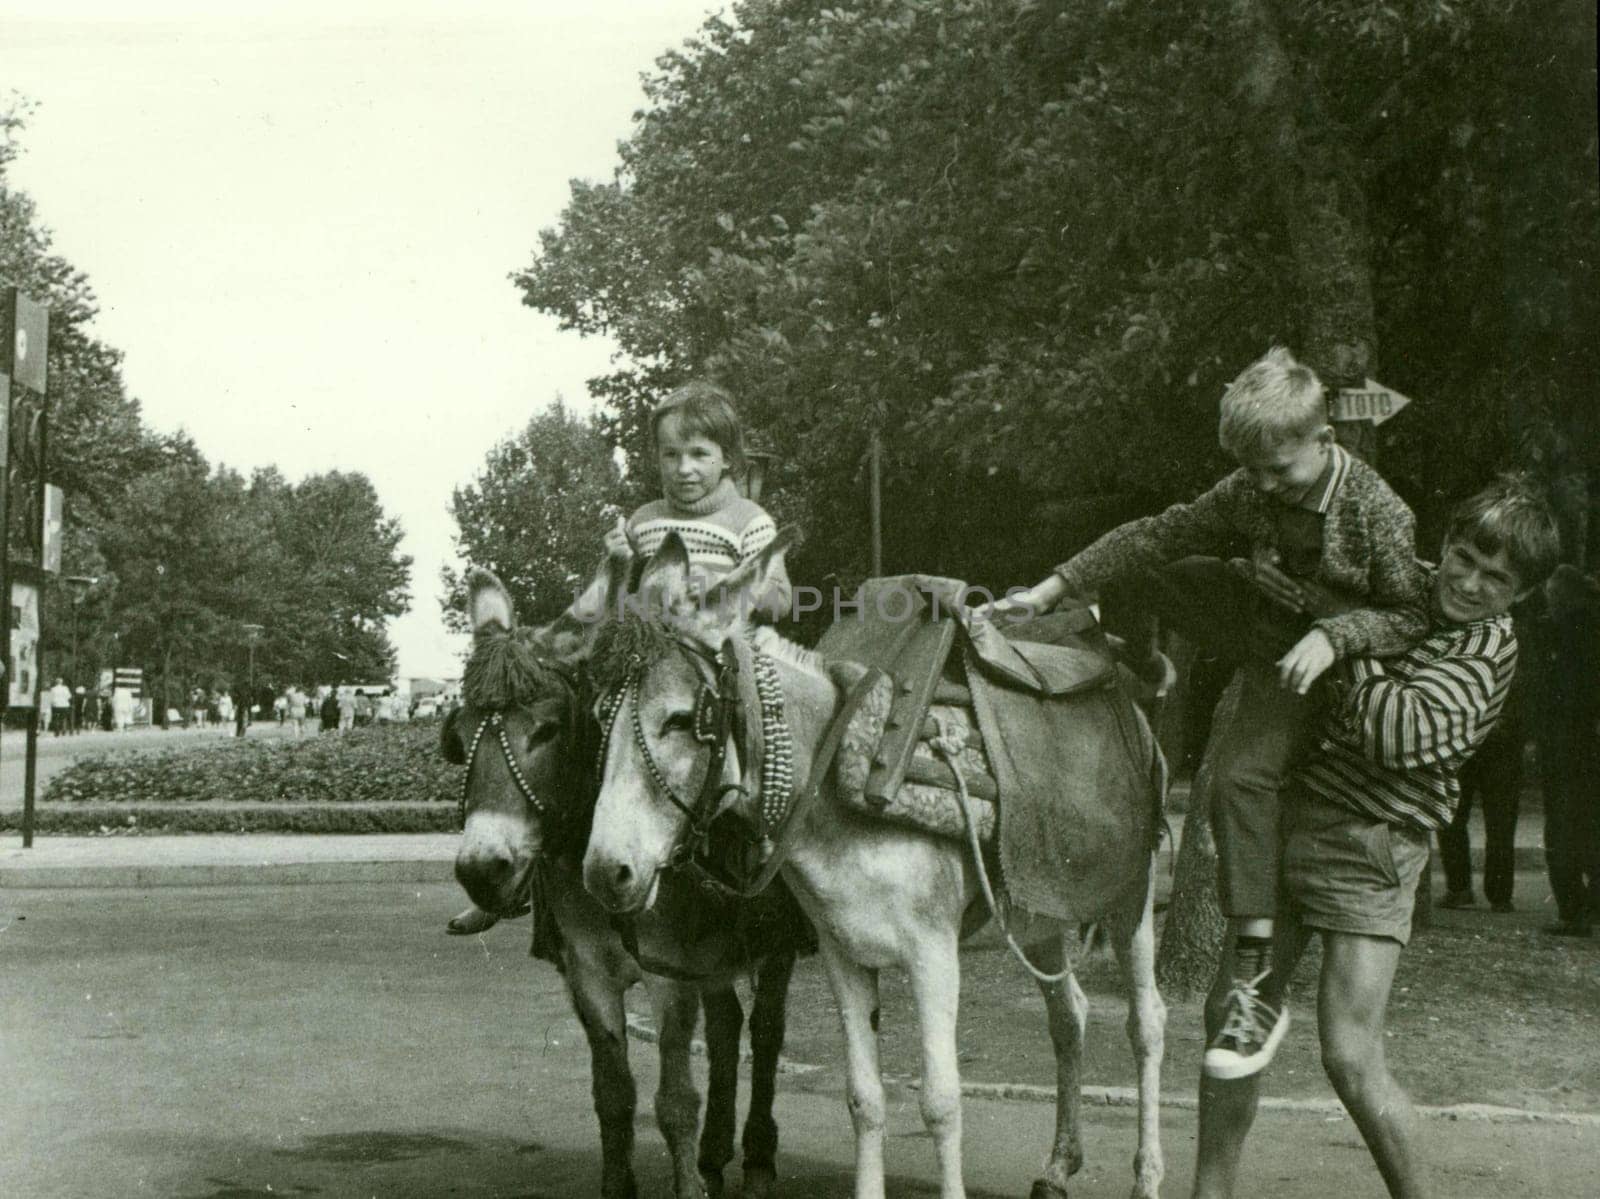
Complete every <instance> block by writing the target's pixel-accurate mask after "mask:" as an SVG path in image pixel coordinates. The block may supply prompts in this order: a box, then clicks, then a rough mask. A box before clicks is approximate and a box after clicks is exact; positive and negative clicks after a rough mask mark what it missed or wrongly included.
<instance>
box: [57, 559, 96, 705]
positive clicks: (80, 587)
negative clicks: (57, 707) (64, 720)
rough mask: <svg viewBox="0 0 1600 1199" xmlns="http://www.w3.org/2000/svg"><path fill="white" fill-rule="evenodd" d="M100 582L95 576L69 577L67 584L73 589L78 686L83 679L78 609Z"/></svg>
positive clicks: (75, 680)
mask: <svg viewBox="0 0 1600 1199" xmlns="http://www.w3.org/2000/svg"><path fill="white" fill-rule="evenodd" d="M99 581H100V580H99V579H97V578H95V576H93V575H68V576H67V577H66V580H65V582H66V584H67V586H68V587H71V588H72V681H73V685H74V686H76V685H77V684H78V682H79V681H80V680H81V679H82V678H83V675H82V674H81V673H79V670H78V609H79V608H80V607H82V606H83V600H84V597H85V596H86V595H88V594H89V588H91V587H93V586H94V585H95V584H96V583H98V582H99Z"/></svg>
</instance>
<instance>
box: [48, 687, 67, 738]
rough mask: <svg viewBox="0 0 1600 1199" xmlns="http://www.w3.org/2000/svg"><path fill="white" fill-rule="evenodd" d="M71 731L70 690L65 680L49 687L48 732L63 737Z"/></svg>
mask: <svg viewBox="0 0 1600 1199" xmlns="http://www.w3.org/2000/svg"><path fill="white" fill-rule="evenodd" d="M71 729H72V688H71V687H68V686H67V684H66V680H65V679H57V680H56V681H55V682H54V683H52V684H51V685H50V731H51V732H52V733H54V734H55V735H56V736H57V737H65V736H66V735H67V733H69V732H70V731H71Z"/></svg>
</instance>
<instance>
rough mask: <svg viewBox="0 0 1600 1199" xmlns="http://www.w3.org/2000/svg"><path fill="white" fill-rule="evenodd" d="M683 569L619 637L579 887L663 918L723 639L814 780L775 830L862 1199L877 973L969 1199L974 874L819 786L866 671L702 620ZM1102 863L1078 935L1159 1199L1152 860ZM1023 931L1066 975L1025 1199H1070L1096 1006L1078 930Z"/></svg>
mask: <svg viewBox="0 0 1600 1199" xmlns="http://www.w3.org/2000/svg"><path fill="white" fill-rule="evenodd" d="M784 544H785V542H784V539H783V538H780V539H779V541H778V542H775V543H774V547H773V550H774V552H773V553H771V554H768V555H766V556H763V557H762V558H760V559H758V560H755V561H753V562H751V563H749V564H747V566H746V567H744V568H741V570H740V571H738V572H736V573H735V574H734V575H732V576H729V578H728V579H727V580H726V586H727V587H728V588H729V589H730V590H732V589H737V588H750V589H753V590H754V591H759V590H760V588H761V587H762V585H763V584H764V582H765V576H766V573H767V572H768V571H769V570H770V569H771V568H772V565H773V564H774V562H775V561H776V559H777V557H778V556H780V555H781V553H782V547H783V545H784ZM687 568H688V561H687V557H686V555H685V554H684V552H683V549H682V546H681V545H678V544H676V541H675V539H673V538H669V539H668V542H667V544H666V545H665V546H664V547H663V548H662V550H661V551H660V553H658V554H657V555H656V557H655V558H654V559H653V560H652V561H651V562H650V563H649V565H648V566H647V567H646V569H645V572H644V575H643V578H642V582H641V586H640V591H639V598H640V600H642V601H643V602H642V603H639V604H637V605H635V606H634V609H633V614H632V615H631V616H626V615H625V616H624V618H623V623H626V622H627V621H629V620H631V621H633V622H634V623H635V624H637V625H641V626H645V627H642V628H635V629H633V630H631V631H630V632H627V633H626V634H625V635H622V636H620V637H619V641H620V643H621V644H622V645H624V646H625V647H626V652H625V659H626V667H625V680H624V681H622V682H621V683H620V684H619V683H618V682H617V676H616V674H615V673H613V677H612V683H613V686H612V690H611V693H610V700H609V702H610V703H611V704H612V705H613V706H612V707H611V709H610V712H611V715H612V721H611V730H612V734H611V735H610V737H609V744H608V746H607V748H606V750H605V756H604V767H603V773H602V783H601V791H600V797H599V800H598V803H597V806H596V808H595V816H594V824H593V828H592V831H591V835H590V839H589V846H588V850H587V852H586V854H585V857H584V868H583V877H584V885H585V886H586V887H587V888H588V890H589V891H590V893H591V894H592V895H594V896H595V897H596V898H597V899H598V900H600V902H601V903H602V904H604V905H605V906H606V907H608V908H609V909H611V910H612V911H614V912H619V913H627V912H638V911H641V910H644V909H645V908H647V907H648V906H649V905H650V904H651V903H652V902H653V901H654V897H655V895H656V892H657V890H658V884H659V882H660V880H661V877H662V875H663V871H666V870H669V869H672V868H673V866H669V862H671V863H678V862H681V861H682V858H683V852H684V850H683V846H684V834H685V827H686V825H688V824H689V823H690V816H689V814H688V812H687V811H686V810H685V809H686V805H685V804H684V801H683V799H682V797H683V796H685V795H689V796H693V795H695V794H696V791H697V789H699V788H702V787H703V786H704V784H705V775H706V772H707V770H708V765H709V761H708V760H709V757H710V754H711V751H710V748H709V747H708V745H707V744H706V740H705V738H704V737H703V736H697V735H696V734H697V732H699V731H700V729H701V727H702V726H701V724H700V723H699V721H698V720H697V717H698V716H699V715H700V714H701V713H702V712H703V711H704V706H705V701H706V699H707V697H708V695H712V696H713V697H714V693H713V692H710V691H709V688H710V686H711V683H712V680H713V678H714V671H715V669H716V668H715V665H714V658H715V655H716V654H717V653H718V651H719V650H722V649H723V647H724V643H725V641H727V640H728V639H730V638H744V639H746V644H749V645H750V646H751V647H752V650H753V652H754V654H755V656H756V658H758V659H761V658H764V659H766V662H765V663H763V668H764V669H768V670H771V671H775V674H776V678H777V679H778V681H779V684H780V686H781V694H782V707H783V714H784V722H785V723H786V725H787V728H788V730H789V733H790V734H791V737H792V753H793V764H794V777H795V778H796V779H800V780H810V785H809V786H808V787H806V788H804V789H802V790H801V792H800V794H799V796H798V798H797V799H796V801H795V802H796V803H797V804H800V805H803V806H802V807H801V808H799V809H797V810H796V811H795V813H794V815H793V817H792V818H791V819H790V820H789V822H788V825H787V827H786V828H785V829H784V833H783V839H782V842H781V844H780V845H779V847H778V852H779V854H780V855H782V856H781V861H782V866H781V873H782V876H783V877H784V878H785V879H786V880H787V882H788V883H789V886H790V887H791V889H792V890H793V891H794V893H795V895H796V897H797V898H798V899H799V901H800V904H801V906H802V907H803V908H804V909H805V911H806V914H807V915H808V916H810V918H811V920H812V922H813V923H814V924H815V926H816V930H817V934H818V938H819V940H820V943H821V946H820V948H821V953H822V956H823V959H824V962H825V965H826V968H827V971H828V977H829V981H830V982H831V984H832V987H833V993H834V997H835V999H836V1000H837V1002H838V1006H839V1016H840V1020H841V1022H842V1024H843V1028H844V1037H845V1049H846V1055H847V1059H848V1075H849V1084H848V1085H849V1094H848V1101H849V1109H850V1115H851V1119H852V1121H853V1123H854V1126H855V1134H856V1192H855V1193H856V1196H857V1199H882V1196H883V1194H884V1177H883V1171H884V1161H883V1142H884V1122H885V1104H884V1089H883V1082H882V1078H881V1074H880V1070H879V1064H878V1041H877V1009H878V973H879V971H881V970H884V969H890V968H900V969H901V970H903V971H904V972H905V973H906V975H907V976H908V977H909V979H910V982H911V988H912V992H913V994H914V996H915V1002H916V1006H917V1014H918V1019H919V1022H920V1025H921V1032H922V1059H923V1060H922V1092H921V1107H922V1117H923V1120H924V1122H925V1124H926V1125H927V1128H928V1131H929V1133H930V1134H931V1135H932V1137H933V1140H934V1143H935V1145H936V1146H937V1150H938V1156H939V1163H940V1174H941V1190H940V1194H941V1195H942V1196H943V1199H962V1197H963V1196H965V1194H966V1191H965V1187H964V1184H963V1181H962V1168H961V1079H960V1071H959V1068H958V1065H957V1056H956V1011H957V1003H958V998H959V993H960V961H959V956H958V942H959V941H960V939H961V937H962V936H963V935H964V934H965V933H968V932H971V931H974V930H975V929H976V928H978V927H981V926H982V923H983V917H984V916H986V913H985V912H983V910H982V907H981V903H982V901H981V900H980V899H979V898H978V896H979V880H978V877H977V874H976V872H975V871H974V868H973V863H972V861H971V860H970V858H969V857H968V855H967V854H966V853H965V851H964V850H963V849H962V848H961V847H960V846H959V845H957V844H956V843H955V842H953V841H949V840H945V839H941V838H939V837H936V836H934V835H931V834H923V833H919V832H917V831H914V830H908V829H904V828H900V827H897V826H893V825H889V824H886V823H882V822H879V821H875V820H872V819H869V818H867V817H864V816H862V815H859V814H857V813H855V812H854V811H851V810H849V809H847V808H846V807H845V806H844V805H843V804H842V803H841V802H840V801H839V800H838V799H837V797H836V795H835V793H834V784H833V779H832V772H831V770H830V769H828V764H827V763H826V762H823V763H822V767H823V769H822V770H821V771H818V772H816V776H815V777H813V766H814V764H815V763H816V762H817V761H818V758H819V748H820V747H821V746H822V745H823V743H824V738H825V736H826V734H827V732H828V730H829V728H830V724H831V722H832V721H833V720H834V717H835V716H836V714H837V713H838V712H839V711H840V709H841V706H842V704H843V702H844V699H845V696H846V694H847V692H848V691H849V689H850V688H851V687H852V685H853V684H854V683H855V682H857V681H858V680H859V679H860V677H861V675H862V669H861V668H860V667H859V666H854V665H853V664H849V663H842V664H841V663H825V662H823V661H822V660H820V659H819V658H818V657H817V655H815V654H814V653H812V652H810V651H807V650H805V649H803V648H801V647H799V646H796V645H793V644H791V643H789V642H787V641H785V640H784V639H783V638H781V637H779V636H778V635H776V634H775V633H773V632H772V631H771V630H769V629H762V630H756V629H752V628H751V627H749V626H748V624H746V623H745V622H743V621H742V620H741V618H740V616H739V610H738V606H737V605H724V606H723V607H721V608H719V609H711V610H707V609H705V608H704V607H703V606H702V605H697V604H695V603H694V602H693V598H692V596H691V593H690V590H689V588H690V582H689V577H688V570H687ZM624 607H626V605H624ZM641 612H643V613H644V615H640V613H641ZM652 625H654V626H655V628H654V630H653V634H652V630H651V628H650V627H649V626H652ZM606 702H607V701H604V700H603V701H602V705H604V704H605V703H606ZM733 756H734V755H732V754H729V755H728V758H729V759H730V760H731V759H732V758H733ZM1091 855H1102V856H1103V855H1111V856H1112V859H1113V860H1117V859H1119V858H1125V859H1126V860H1127V868H1126V870H1125V871H1123V874H1124V875H1125V877H1126V879H1127V885H1126V886H1124V887H1122V888H1119V891H1118V893H1117V894H1115V895H1107V896H1104V904H1103V906H1102V907H1101V909H1100V910H1098V911H1092V912H1085V913H1083V914H1082V915H1083V918H1084V919H1086V920H1088V919H1092V920H1096V921H1099V922H1100V923H1101V924H1102V925H1103V927H1104V928H1105V930H1106V931H1107V933H1108V935H1109V938H1110V941H1111V944H1112V946H1113V948H1114V950H1115V952H1116V955H1117V958H1118V960H1119V962H1120V964H1121V966H1122V970H1123V973H1124V975H1125V977H1126V979H1127V984H1128V988H1129V992H1130V1008H1129V1016H1128V1024H1127V1028H1128V1036H1129V1038H1130V1040H1131V1042H1132V1045H1133V1051H1134V1057H1135V1060H1136V1063H1137V1067H1138V1080H1139V1145H1138V1150H1137V1152H1136V1154H1135V1157H1134V1176H1135V1182H1134V1188H1133V1195H1134V1196H1135V1197H1136V1199H1153V1197H1154V1196H1156V1195H1157V1193H1158V1190H1159V1187H1160V1181H1161V1176H1162V1172H1163V1163H1162V1155H1161V1147H1160V1138H1159V1132H1158V1127H1157V1108H1158V1102H1159V1086H1160V1072H1161V1055H1162V1041H1163V1030H1164V1027H1165V1019H1166V1010H1165V1007H1164V1005H1163V1004H1162V1001H1161V998H1160V995H1159V994H1158V993H1157V991H1156V986H1155V974H1154V945H1153V934H1152V923H1151V883H1152V876H1153V869H1152V866H1153V853H1152V852H1151V850H1150V848H1149V847H1148V846H1146V845H1137V846H1130V845H1126V844H1119V845H1079V846H1075V847H1074V850H1073V856H1074V857H1088V856H1091ZM973 916H976V917H978V918H977V919H971V918H970V917H973ZM1015 931H1019V932H1023V933H1028V934H1039V933H1047V934H1048V939H1046V940H1042V941H1041V940H1039V939H1038V938H1036V937H1035V936H1031V935H1030V936H1026V937H1025V938H1024V940H1025V942H1026V943H1029V944H1033V945H1035V948H1034V950H1033V953H1034V960H1035V961H1036V962H1037V963H1039V964H1040V965H1042V966H1043V967H1044V968H1045V969H1048V970H1053V971H1059V977H1058V978H1057V979H1056V980H1055V981H1053V982H1049V983H1041V989H1042V990H1043V992H1044V998H1045V1003H1046V1007H1047V1009H1048V1013H1049V1028H1050V1035H1051V1039H1052V1041H1053V1042H1054V1046H1055V1053H1056V1063H1057V1067H1056V1073H1057V1099H1056V1135H1055V1140H1054V1144H1053V1145H1052V1148H1051V1153H1050V1158H1049V1162H1048V1164H1047V1166H1046V1168H1045V1171H1044V1174H1043V1176H1042V1177H1041V1178H1039V1179H1038V1180H1037V1181H1036V1182H1035V1183H1034V1185H1033V1188H1032V1192H1031V1194H1032V1197H1033V1199H1055V1197H1060V1196H1064V1195H1065V1194H1066V1183H1067V1179H1068V1177H1069V1176H1070V1175H1071V1174H1073V1173H1074V1172H1076V1171H1077V1170H1078V1168H1079V1167H1080V1166H1081V1165H1082V1161H1083V1152H1082V1147H1081V1144H1080V1141H1079V1135H1078V1099H1079V1091H1080V1063H1081V1052H1082V1037H1083V1031H1084V1026H1085V1021H1086V1017H1087V1010H1088V1004H1087V1000H1086V998H1085V996H1084V994H1083V991H1082V989H1081V988H1080V987H1079V986H1078V984H1077V981H1076V980H1075V979H1074V978H1073V977H1072V974H1071V971H1070V965H1069V954H1070V952H1071V951H1072V950H1073V949H1074V948H1076V947H1077V944H1078V930H1077V929H1076V928H1073V929H1067V928H1064V927H1062V926H1061V925H1060V924H1056V923H1053V922H1045V921H1038V922H1035V924H1034V925H1033V926H1032V927H1030V928H1028V929H1026V930H1015Z"/></svg>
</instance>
